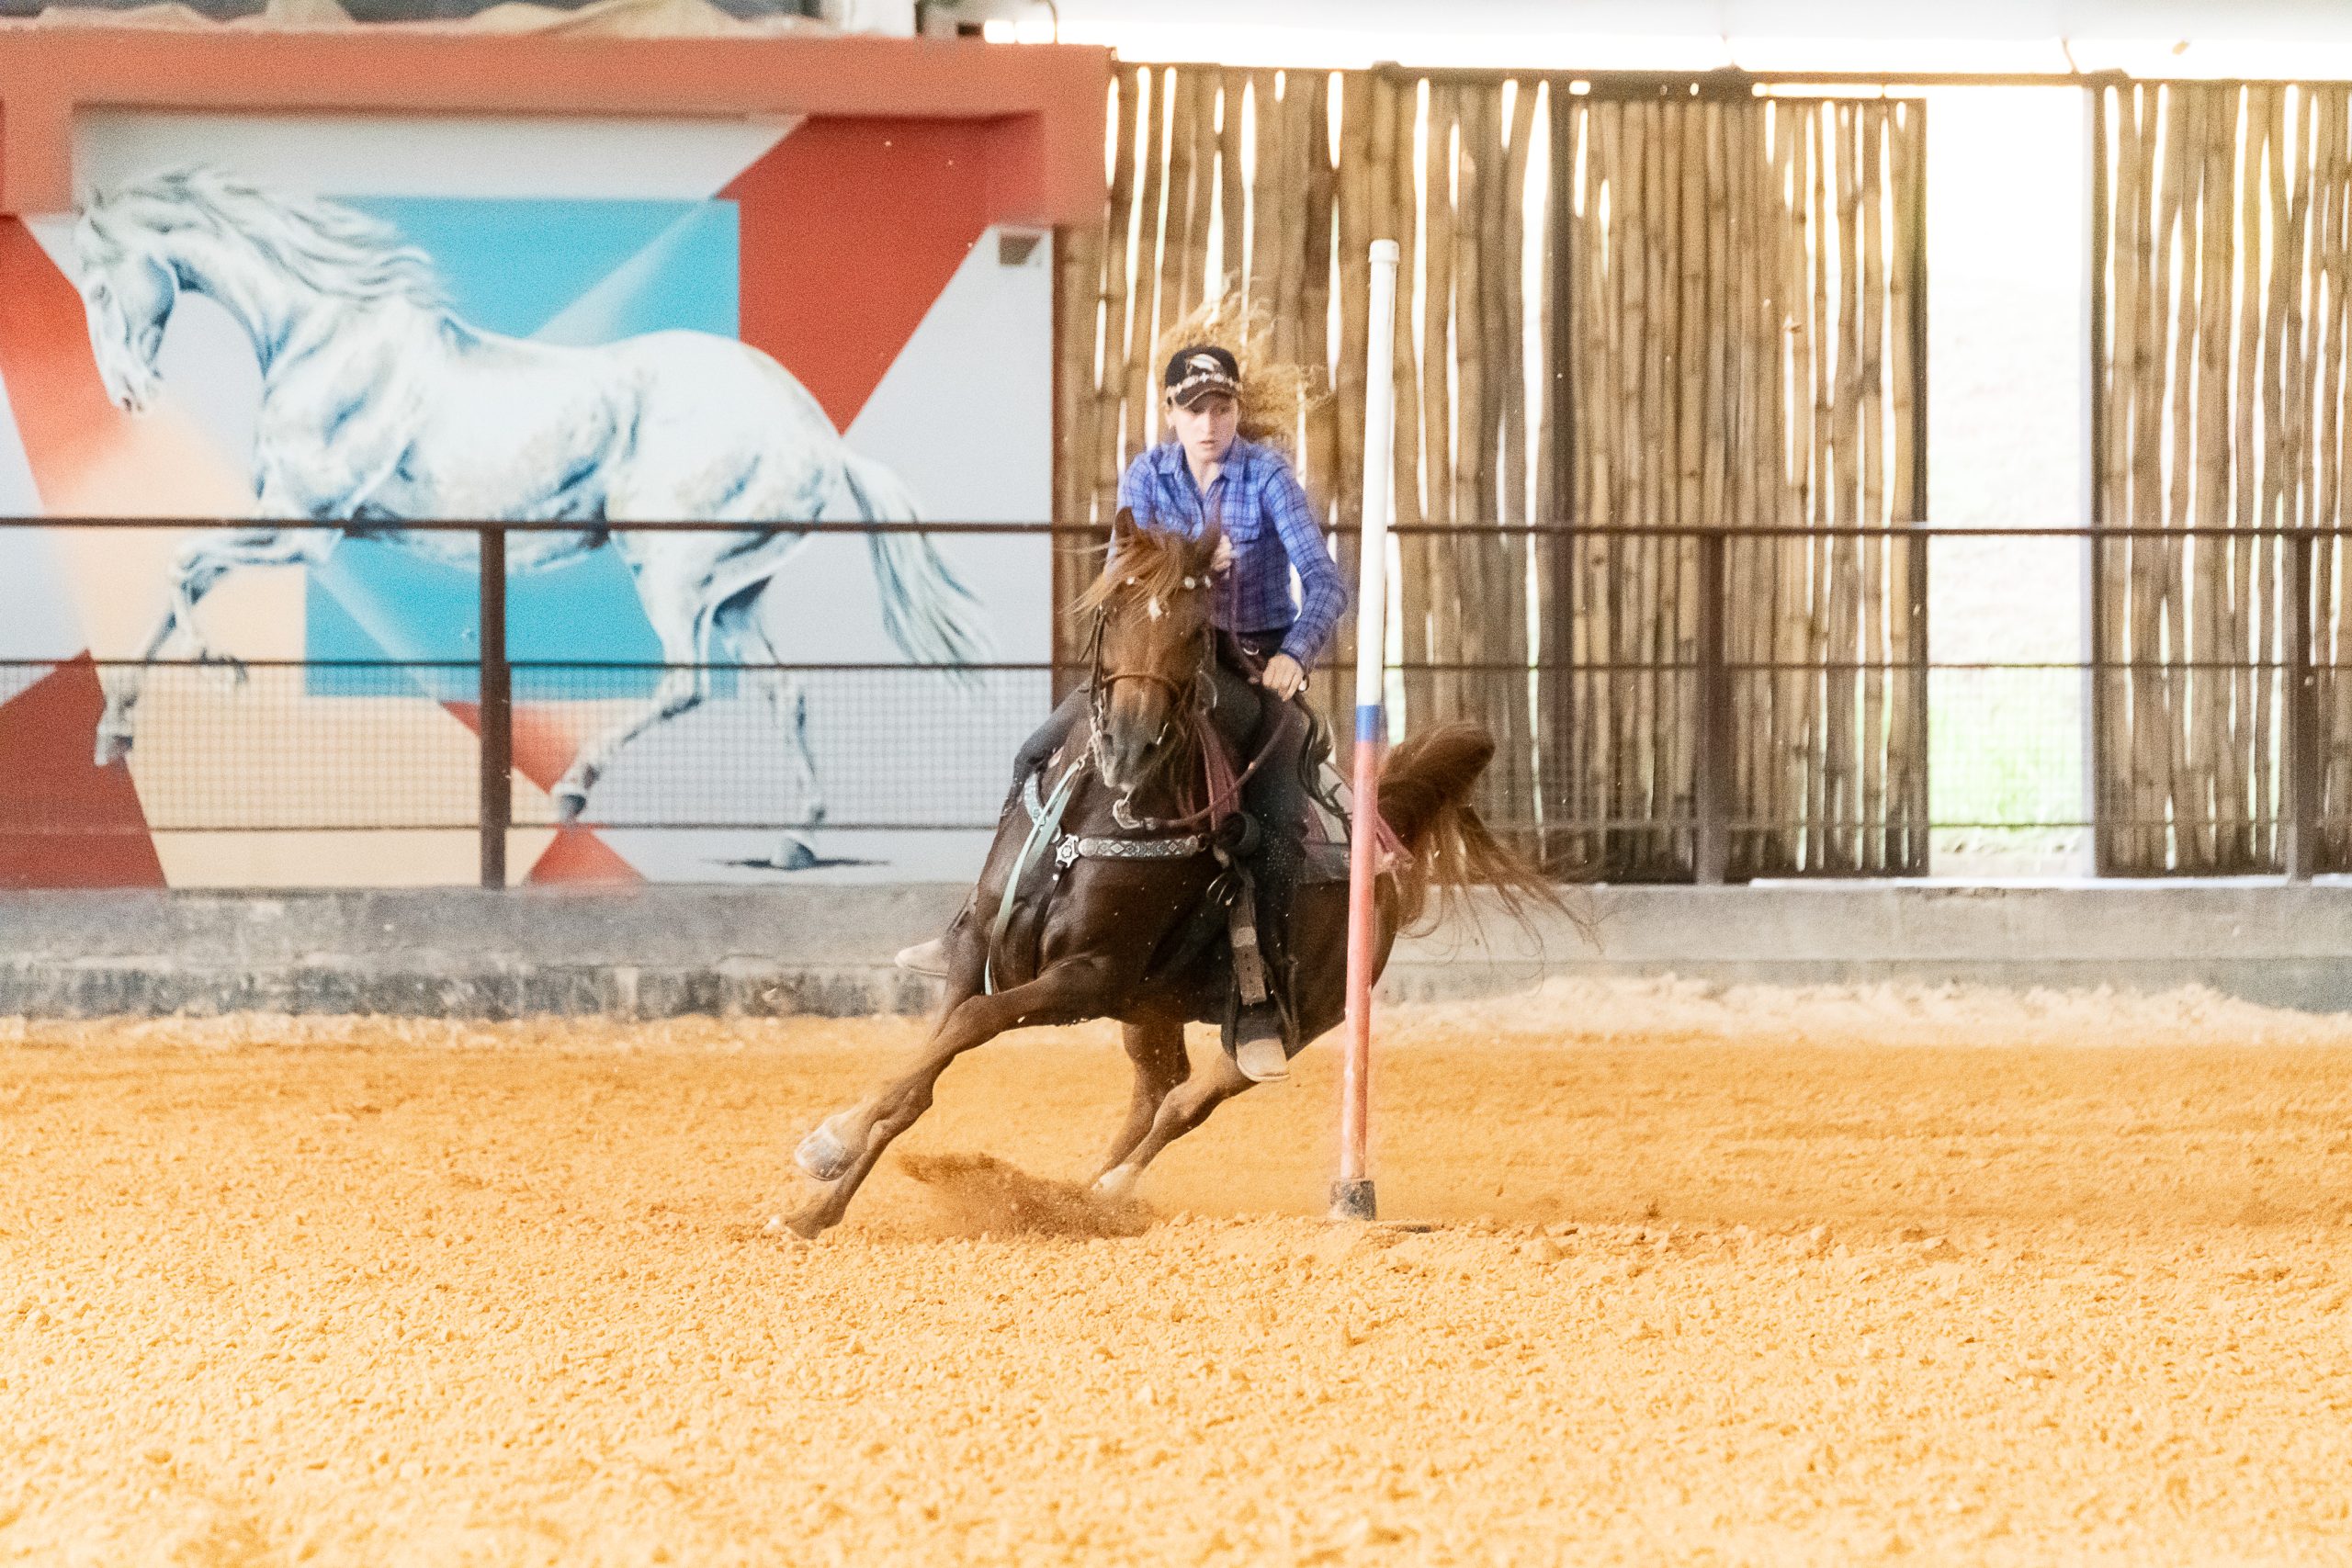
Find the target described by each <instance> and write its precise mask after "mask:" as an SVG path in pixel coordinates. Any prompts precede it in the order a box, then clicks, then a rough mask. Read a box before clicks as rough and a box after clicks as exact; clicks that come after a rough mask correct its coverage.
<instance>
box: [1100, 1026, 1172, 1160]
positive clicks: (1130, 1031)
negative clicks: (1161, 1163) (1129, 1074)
mask: <svg viewBox="0 0 2352 1568" xmlns="http://www.w3.org/2000/svg"><path fill="white" fill-rule="evenodd" d="M1125 1032H1126V1043H1127V1059H1128V1060H1129V1061H1131V1062H1133V1063H1134V1064H1135V1069H1136V1092H1135V1098H1134V1099H1133V1100H1130V1101H1129V1102H1128V1105H1127V1119H1126V1121H1125V1123H1123V1124H1122V1125H1121V1126H1120V1128H1119V1131H1118V1134H1117V1135H1116V1136H1115V1137H1114V1138H1113V1139H1112V1140H1111V1147H1110V1150H1109V1152H1108V1153H1106V1154H1105V1155H1104V1156H1103V1168H1102V1169H1101V1170H1100V1171H1099V1172H1098V1173H1097V1174H1096V1175H1095V1178H1094V1186H1095V1190H1097V1191H1100V1192H1103V1193H1106V1194H1114V1193H1119V1192H1123V1191H1124V1190H1125V1188H1124V1187H1123V1186H1122V1185H1121V1184H1120V1183H1119V1182H1117V1181H1115V1180H1114V1179H1113V1173H1114V1172H1115V1171H1120V1170H1124V1169H1126V1168H1127V1165H1126V1161H1127V1156H1129V1155H1132V1154H1133V1153H1135V1151H1136V1145H1138V1144H1140V1143H1142V1142H1143V1140H1144V1136H1145V1134H1148V1133H1149V1132H1150V1131H1151V1127H1152V1123H1153V1122H1154V1121H1156V1120H1157V1119H1158V1118H1159V1107H1160V1105H1161V1104H1162V1103H1163V1102H1164V1101H1165V1100H1167V1099H1168V1096H1169V1093H1170V1091H1171V1090H1172V1089H1175V1087H1176V1086H1177V1085H1178V1084H1180V1083H1182V1082H1183V1081H1184V1073H1185V1068H1186V1062H1185V1059H1184V1026H1183V1025H1182V1023H1169V1022H1153V1023H1130V1024H1128V1025H1126V1027H1125ZM1131 1181H1132V1179H1130V1182H1131Z"/></svg>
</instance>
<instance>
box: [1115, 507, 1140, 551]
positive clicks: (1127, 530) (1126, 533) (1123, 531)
mask: <svg viewBox="0 0 2352 1568" xmlns="http://www.w3.org/2000/svg"><path fill="white" fill-rule="evenodd" d="M1135 539H1136V514H1135V513H1133V512H1130V511H1128V510H1127V509H1126V508H1125V507H1124V506H1122V507H1121V508H1119V514H1118V515H1117V516H1116V517H1114V518H1112V519H1111V547H1112V548H1113V549H1114V550H1116V549H1119V548H1121V547H1124V546H1127V545H1131V544H1134V543H1135Z"/></svg>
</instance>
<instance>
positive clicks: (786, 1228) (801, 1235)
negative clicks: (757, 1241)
mask: <svg viewBox="0 0 2352 1568" xmlns="http://www.w3.org/2000/svg"><path fill="white" fill-rule="evenodd" d="M800 1226H801V1216H800V1215H798V1214H794V1215H792V1216H790V1217H789V1218H787V1217H786V1216H785V1215H783V1214H770V1215H769V1216H768V1219H767V1224H763V1225H762V1226H761V1227H760V1234H761V1235H763V1236H765V1237H767V1238H768V1239H769V1240H770V1241H777V1242H782V1243H784V1244H785V1245H786V1246H795V1245H797V1244H798V1243H801V1242H805V1241H813V1240H815V1239H816V1237H815V1236H814V1235H813V1234H811V1233H809V1232H807V1231H804V1230H802V1229H801V1228H800Z"/></svg>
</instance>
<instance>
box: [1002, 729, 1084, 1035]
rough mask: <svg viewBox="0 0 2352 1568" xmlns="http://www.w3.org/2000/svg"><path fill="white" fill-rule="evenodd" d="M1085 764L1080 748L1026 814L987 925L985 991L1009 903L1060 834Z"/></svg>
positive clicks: (1008, 923)
mask: <svg viewBox="0 0 2352 1568" xmlns="http://www.w3.org/2000/svg"><path fill="white" fill-rule="evenodd" d="M1085 766H1086V756H1085V754H1084V753H1083V752H1081V753H1080V755H1079V759H1078V761H1075V762H1072V763H1071V764H1070V765H1069V768H1067V769H1066V770H1064V772H1063V773H1062V776H1061V782H1060V783H1059V784H1056V785H1054V793H1053V794H1052V795H1050V796H1049V797H1048V798H1047V799H1046V807H1045V809H1044V810H1042V811H1032V812H1031V813H1030V814H1029V816H1030V822H1029V837H1028V839H1027V840H1026V841H1024V842H1023V844H1022V846H1021V856H1020V858H1019V859H1018V860H1015V861H1014V862H1013V863H1012V874H1011V875H1009V876H1007V877H1006V878H1005V879H1004V897H1002V898H1001V899H1000V900H999V901H998V903H997V907H996V923H995V924H993V925H991V926H989V947H988V954H987V956H986V958H985V959H984V960H983V961H982V964H981V967H980V990H981V991H982V993H983V994H985V995H988V996H991V997H992V996H994V995H996V952H997V948H998V946H999V945H1000V944H1001V942H1003V941H1004V933H1005V931H1006V930H1007V928H1009V927H1010V926H1011V925H1012V907H1013V905H1014V903H1015V902H1016V901H1018V900H1019V898H1020V897H1021V882H1022V879H1023V877H1025V876H1027V875H1028V874H1029V868H1030V867H1031V866H1032V865H1034V864H1035V863H1036V860H1037V856H1038V855H1039V854H1040V853H1041V852H1044V850H1045V847H1046V845H1047V844H1050V843H1052V842H1053V841H1054V840H1056V839H1057V838H1059V837H1060V836H1061V821H1062V812H1063V811H1064V810H1065V809H1066V808H1067V807H1069V796H1070V791H1071V790H1072V789H1073V788H1074V787H1076V785H1077V784H1078V775H1079V773H1080V770H1081V769H1083V768H1084V767H1085ZM1026 787H1027V788H1028V789H1031V790H1034V789H1035V787H1036V778H1035V775H1034V774H1032V775H1031V777H1030V779H1029V782H1028V784H1027V786H1026Z"/></svg>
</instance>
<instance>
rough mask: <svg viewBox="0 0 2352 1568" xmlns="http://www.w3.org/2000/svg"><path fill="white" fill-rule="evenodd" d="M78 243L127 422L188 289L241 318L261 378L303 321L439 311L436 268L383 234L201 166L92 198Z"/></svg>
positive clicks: (364, 218) (341, 213)
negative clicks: (332, 313)
mask: <svg viewBox="0 0 2352 1568" xmlns="http://www.w3.org/2000/svg"><path fill="white" fill-rule="evenodd" d="M74 247H75V249H76V250H77V251H78V252H79V253H80V261H81V265H80V278H81V288H82V303H83V307H84V309H85V310H86V311H87V312H88V314H89V319H90V347H91V350H92V352H93V353H94V354H95V355H96V357H97V362H98V375H99V376H100V378H102V379H103V380H104V381H105V383H106V389H107V396H108V397H109V398H111V399H113V400H114V401H115V402H116V403H117V404H119V406H121V407H123V408H126V409H130V410H131V411H133V412H137V411H138V410H140V409H142V408H144V407H146V406H147V404H149V403H150V402H152V401H153V399H154V395H155V391H156V387H157V383H158V382H159V381H160V380H161V376H160V373H159V372H158V370H157V367H156V355H158V354H159V353H160V352H161V351H162V349H163V346H164V326H165V325H166V324H167V323H168V322H169V321H170V320H171V315H172V307H173V306H174V305H175V303H176V302H177V301H178V299H179V296H180V294H181V292H182V291H183V290H185V291H187V293H190V294H205V295H209V296H210V297H211V298H212V299H215V300H217V301H219V302H220V304H221V305H222V306H223V307H224V308H225V309H227V310H228V311H229V312H230V314H231V315H232V316H233V317H235V318H236V319H237V321H238V322H239V324H241V325H242V326H243V328H244V329H245V333H246V335H247V336H248V337H249V338H250V339H251V340H252V342H253V345H254V355H256V357H258V358H259V359H260V361H261V364H262V368H263V370H264V372H265V374H266V372H267V370H268V367H269V361H270V356H271V355H273V354H274V353H275V352H277V347H278V346H279V345H280V344H283V343H284V342H285V340H286V338H287V336H288V333H290V332H291V331H292V330H293V327H294V323H295V322H296V321H298V320H299V319H300V317H301V316H302V315H303V314H304V313H306V312H309V311H315V310H339V311H341V310H361V309H374V308H378V307H379V306H382V305H384V304H385V303H386V302H390V303H391V304H393V305H396V306H413V307H415V308H417V309H419V310H424V311H428V312H431V313H434V314H441V313H445V312H446V310H447V304H446V301H445V300H444V299H443V298H442V294H441V287H440V282H439V278H438V276H437V275H436V274H435V271H434V266H433V262H432V259H431V258H430V257H428V256H426V255H425V254H424V252H422V251H419V250H417V249H416V248H415V247H414V246H413V245H409V244H407V243H404V242H403V241H402V240H401V236H400V234H399V233H398V231H395V230H394V229H392V228H391V227H390V225H388V224H386V223H384V222H382V221H380V220H377V219H375V218H371V217H369V216H368V214H366V213H364V212H361V211H359V210H357V209H354V208H350V207H346V206H344V205H343V204H342V203H340V202H334V201H327V200H324V199H322V198H320V197H310V196H302V195H299V194H295V193H291V192H288V191H283V190H277V189H273V188H271V187H269V186H261V185H256V184H254V182H253V181H251V180H248V179H244V178H242V177H240V176H238V175H232V174H228V173H224V172H223V171H221V170H219V169H213V168H209V167H205V166H202V165H198V166H195V167H190V168H185V169H175V170H172V171H170V172H168V173H164V174H160V175H149V176H147V177H146V178H144V179H141V180H140V181H138V182H137V183H135V184H132V185H129V186H123V187H121V188H120V189H118V190H114V191H110V192H108V193H107V194H105V195H103V196H96V197H92V198H91V199H90V201H89V202H88V203H87V204H86V205H85V207H84V208H83V209H82V219H81V222H80V223H79V224H78V225H77V226H76V227H75V229H74Z"/></svg>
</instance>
